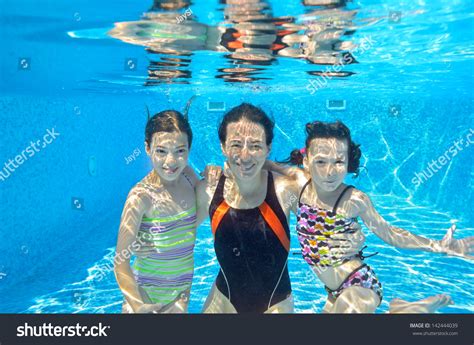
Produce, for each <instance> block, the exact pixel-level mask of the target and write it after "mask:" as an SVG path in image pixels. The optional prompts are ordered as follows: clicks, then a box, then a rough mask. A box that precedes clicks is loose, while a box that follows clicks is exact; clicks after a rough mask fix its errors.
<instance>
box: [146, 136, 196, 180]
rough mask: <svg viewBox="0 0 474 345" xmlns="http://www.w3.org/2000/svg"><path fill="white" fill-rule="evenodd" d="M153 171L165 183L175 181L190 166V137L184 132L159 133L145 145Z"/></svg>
mask: <svg viewBox="0 0 474 345" xmlns="http://www.w3.org/2000/svg"><path fill="white" fill-rule="evenodd" d="M145 147H146V153H147V155H148V156H149V157H150V159H151V162H152V164H153V169H154V170H155V171H156V172H157V174H158V175H159V176H160V178H162V179H163V180H165V181H169V182H171V181H175V180H176V179H178V177H179V175H180V174H181V172H182V171H183V169H184V168H185V167H186V166H187V165H188V156H189V148H188V136H187V135H186V134H185V133H183V132H171V133H168V132H157V133H154V134H153V136H152V140H151V144H150V146H149V147H148V146H147V145H146V144H145Z"/></svg>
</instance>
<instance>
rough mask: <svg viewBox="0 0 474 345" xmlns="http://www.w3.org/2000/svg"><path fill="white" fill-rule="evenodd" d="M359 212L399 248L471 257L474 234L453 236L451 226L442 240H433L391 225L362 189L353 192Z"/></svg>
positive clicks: (373, 228)
mask: <svg viewBox="0 0 474 345" xmlns="http://www.w3.org/2000/svg"><path fill="white" fill-rule="evenodd" d="M353 193H355V194H353V197H355V200H356V204H357V207H358V212H359V215H360V217H361V218H362V220H363V221H364V223H365V225H366V226H367V227H368V228H369V229H370V230H371V231H372V232H373V233H374V234H375V235H377V236H378V237H379V238H380V239H382V240H383V241H384V242H386V243H388V244H391V245H392V246H395V247H397V248H403V249H418V250H423V251H427V252H434V253H446V254H450V255H456V256H463V257H469V256H468V255H467V254H468V253H471V252H472V251H473V249H474V236H471V237H467V238H465V239H462V240H456V239H454V238H453V237H452V233H453V232H454V229H455V227H454V228H453V227H452V228H450V229H449V230H448V233H447V234H446V236H445V237H444V238H443V240H441V241H436V240H431V239H428V238H425V237H422V236H418V235H415V234H412V233H411V232H409V231H407V230H404V229H401V228H397V227H395V226H391V225H390V224H389V223H388V222H387V221H386V220H385V219H383V218H382V216H381V215H380V214H379V213H378V212H377V211H376V210H375V208H374V206H373V205H372V201H371V200H370V198H369V197H368V196H367V195H366V194H365V193H362V192H361V191H355V192H353Z"/></svg>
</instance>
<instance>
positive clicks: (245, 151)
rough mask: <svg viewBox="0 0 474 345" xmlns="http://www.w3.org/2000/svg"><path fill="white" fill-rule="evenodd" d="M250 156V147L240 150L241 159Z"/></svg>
mask: <svg viewBox="0 0 474 345" xmlns="http://www.w3.org/2000/svg"><path fill="white" fill-rule="evenodd" d="M249 158H250V152H249V149H248V147H244V148H243V149H242V151H241V152H240V159H242V160H247V159H249Z"/></svg>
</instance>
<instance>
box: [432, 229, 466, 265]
mask: <svg viewBox="0 0 474 345" xmlns="http://www.w3.org/2000/svg"><path fill="white" fill-rule="evenodd" d="M455 231H456V224H453V225H451V227H450V228H449V229H448V231H447V232H446V235H444V237H443V239H442V240H441V241H439V245H440V252H441V253H445V254H448V255H453V256H460V257H463V258H465V259H469V260H474V256H472V255H469V254H472V253H474V236H469V237H466V238H463V239H461V240H457V239H455V238H454V237H453V234H454V232H455Z"/></svg>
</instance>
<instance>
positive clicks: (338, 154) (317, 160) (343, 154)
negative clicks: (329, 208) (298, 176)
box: [303, 138, 349, 192]
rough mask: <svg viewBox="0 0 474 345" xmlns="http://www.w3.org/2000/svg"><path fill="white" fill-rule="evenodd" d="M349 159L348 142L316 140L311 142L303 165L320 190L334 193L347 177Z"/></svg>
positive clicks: (331, 139)
mask: <svg viewBox="0 0 474 345" xmlns="http://www.w3.org/2000/svg"><path fill="white" fill-rule="evenodd" d="M348 158H349V157H348V144H347V140H341V139H336V138H316V139H313V140H312V141H311V143H310V147H309V150H308V152H307V155H306V156H305V158H304V160H303V164H304V167H305V169H306V170H307V171H308V172H309V173H310V174H311V178H312V179H313V181H314V183H316V186H317V187H318V188H320V189H321V190H323V191H325V192H333V191H335V190H336V189H337V187H339V186H340V185H341V183H342V182H343V181H344V178H345V177H346V175H347V167H348V164H349V161H348Z"/></svg>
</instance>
